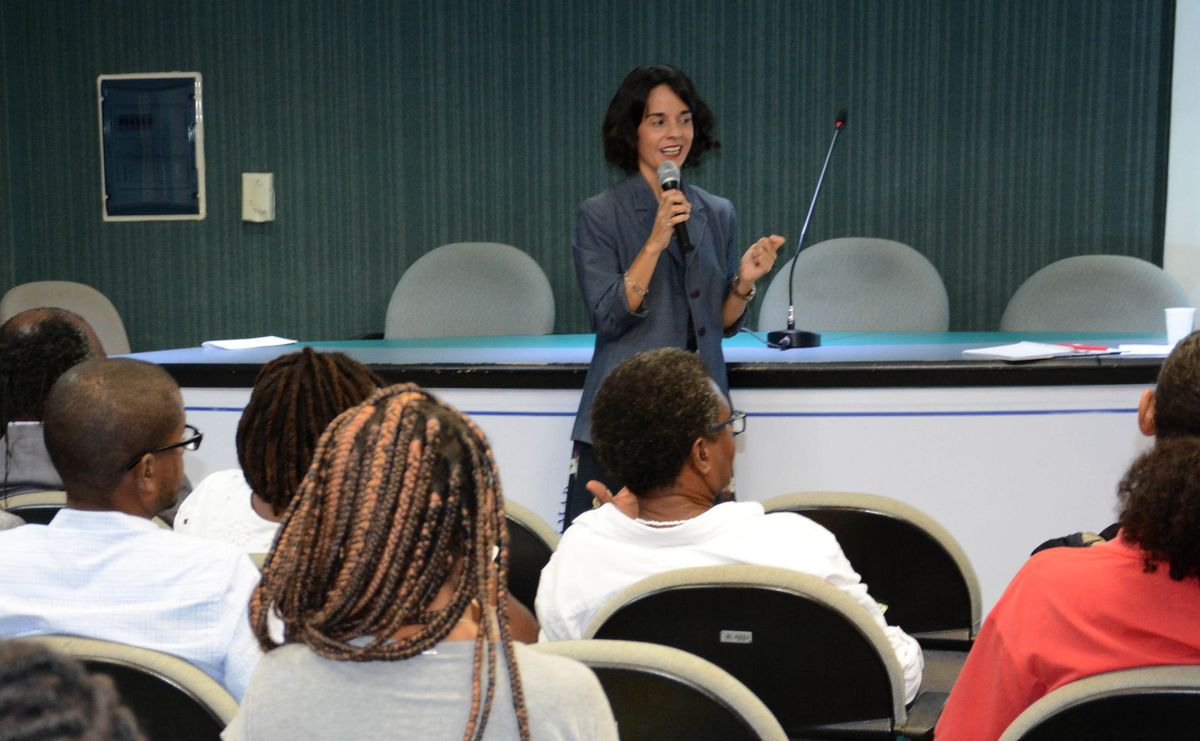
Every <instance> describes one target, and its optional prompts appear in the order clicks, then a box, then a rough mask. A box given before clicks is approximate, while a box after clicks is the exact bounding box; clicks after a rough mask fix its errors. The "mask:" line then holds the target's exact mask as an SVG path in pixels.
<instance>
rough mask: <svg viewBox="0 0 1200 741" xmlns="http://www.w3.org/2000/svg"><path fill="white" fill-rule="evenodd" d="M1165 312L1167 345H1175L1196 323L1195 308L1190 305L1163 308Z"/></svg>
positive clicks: (1190, 331) (1189, 332)
mask: <svg viewBox="0 0 1200 741" xmlns="http://www.w3.org/2000/svg"><path fill="white" fill-rule="evenodd" d="M1164 311H1165V312H1166V314H1167V345H1169V346H1171V347H1175V346H1176V345H1178V344H1179V341H1180V340H1182V339H1183V338H1184V337H1187V336H1188V335H1190V334H1191V333H1192V328H1193V327H1194V326H1195V323H1196V310H1195V309H1194V308H1192V307H1190V306H1181V307H1176V308H1172V309H1164Z"/></svg>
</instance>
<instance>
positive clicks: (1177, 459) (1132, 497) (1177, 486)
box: [1117, 436, 1200, 581]
mask: <svg viewBox="0 0 1200 741" xmlns="http://www.w3.org/2000/svg"><path fill="white" fill-rule="evenodd" d="M1117 496H1118V498H1119V499H1120V502H1121V515H1120V524H1121V537H1123V538H1125V539H1126V540H1129V541H1130V542H1132V543H1136V544H1137V545H1138V546H1139V547H1140V548H1141V549H1142V550H1143V551H1144V552H1145V553H1146V571H1147V572H1148V573H1149V572H1153V571H1156V570H1157V565H1158V564H1159V563H1164V562H1165V563H1167V564H1168V565H1169V573H1170V575H1171V578H1172V579H1174V580H1176V581H1182V580H1184V579H1186V578H1188V577H1193V576H1200V537H1197V533H1200V438H1196V437H1190V436H1189V437H1168V438H1158V439H1157V440H1156V441H1155V443H1154V447H1153V448H1151V449H1150V451H1149V452H1147V453H1144V454H1143V455H1142V456H1141V457H1140V458H1138V459H1137V460H1136V461H1134V463H1133V465H1132V466H1130V468H1129V471H1128V473H1126V474H1125V477H1124V478H1123V479H1121V484H1120V487H1119V488H1118V491H1117Z"/></svg>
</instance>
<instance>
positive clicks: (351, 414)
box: [250, 384, 529, 739]
mask: <svg viewBox="0 0 1200 741" xmlns="http://www.w3.org/2000/svg"><path fill="white" fill-rule="evenodd" d="M496 548H498V557H497V561H498V567H499V568H498V573H496V574H493V563H492V560H493V550H494V549H496ZM508 559H509V554H508V529H507V526H506V523H505V518H504V502H503V497H502V495H501V491H500V481H499V478H498V475H497V473H496V465H495V461H494V460H493V458H492V453H491V450H490V448H489V447H488V444H487V441H486V439H485V438H484V435H483V433H482V431H480V430H479V428H478V427H476V426H475V424H474V423H473V422H471V420H470V419H468V418H467V417H466V416H465V415H463V414H462V413H461V412H459V411H457V410H456V409H454V408H452V407H450V406H448V405H446V404H443V403H441V402H439V401H438V400H437V399H435V398H434V397H432V396H430V395H429V394H428V393H426V392H425V391H423V390H421V389H420V388H418V387H417V386H415V385H412V384H402V385H397V386H391V387H388V388H385V389H380V390H379V391H377V392H376V393H375V394H373V395H372V396H371V398H370V399H368V400H367V401H365V402H363V403H362V404H360V405H359V406H357V407H354V408H352V409H348V410H346V411H345V412H343V413H342V414H341V415H339V416H338V417H337V419H335V420H334V421H333V422H332V423H331V424H330V425H329V427H328V428H327V429H326V430H325V433H324V434H323V435H322V436H321V439H320V441H319V442H318V443H317V449H316V452H315V453H314V455H313V461H312V466H311V468H310V469H309V470H308V474H307V475H306V476H305V478H304V481H303V482H302V483H301V485H300V488H299V491H298V492H297V494H296V498H295V500H294V501H293V502H292V504H291V506H290V508H289V509H288V512H287V514H286V516H285V517H284V520H283V524H282V525H281V527H280V531H279V534H278V536H277V537H276V540H275V544H274V546H273V548H272V549H271V552H270V553H269V554H268V555H267V559H266V563H265V564H264V565H263V573H262V581H261V582H260V583H259V585H258V587H257V589H255V591H254V595H253V597H252V598H251V601H250V622H251V625H252V626H253V628H254V631H255V634H256V635H257V637H258V641H259V643H260V644H261V646H262V647H263V649H264V650H267V651H269V650H271V649H272V648H275V647H276V646H277V645H279V644H277V643H276V642H275V640H274V639H272V637H271V635H270V632H269V630H268V617H269V615H270V614H271V612H272V611H274V612H277V613H278V615H279V616H280V618H282V620H283V623H284V625H285V628H286V630H285V636H286V638H285V639H284V642H295V643H304V644H306V645H308V646H309V647H310V648H311V649H312V650H313V651H315V652H316V653H317V654H319V655H321V656H323V657H325V658H328V659H333V660H340V661H397V660H402V659H407V658H410V657H412V656H416V655H418V654H420V653H421V652H423V651H426V650H428V649H430V648H432V647H433V646H435V645H437V644H438V643H439V642H440V641H441V640H442V639H443V638H445V637H446V635H447V634H449V633H450V631H451V630H452V629H453V628H454V627H455V626H456V625H457V624H458V623H459V622H460V620H462V619H463V617H464V616H466V615H468V609H469V608H471V607H472V605H473V604H474V605H480V604H482V606H483V607H484V608H486V609H483V610H482V616H483V617H482V620H481V625H480V627H479V631H478V634H477V636H476V638H475V654H474V665H473V670H472V679H471V682H472V686H471V707H470V712H469V714H468V720H467V726H466V729H465V730H464V732H463V738H464V739H479V738H482V736H483V731H484V728H485V727H486V725H487V718H488V714H489V713H490V711H491V705H492V698H493V695H494V692H495V685H496V676H495V674H496V665H497V661H496V659H497V655H496V654H497V645H496V644H497V640H496V637H497V636H499V643H500V646H501V649H502V650H503V651H504V658H505V663H506V665H507V667H508V679H509V684H510V686H511V688H512V698H513V708H514V710H515V712H516V716H517V723H518V727H519V728H520V734H521V738H522V739H528V738H529V720H528V717H527V714H526V710H525V701H524V696H523V694H522V690H521V679H520V676H519V674H518V673H517V666H516V659H515V657H514V655H513V645H512V633H511V630H510V627H509V621H508V613H507V610H506V605H507V600H508V595H507V588H506V586H505V584H506V582H507V580H508ZM443 586H445V587H447V590H446V591H450V593H451V594H450V598H449V600H448V601H446V604H445V605H444V606H435V605H434V604H433V603H434V601H435V597H437V596H438V595H439V592H443V593H444V591H443V589H442V588H443ZM362 638H370V641H369V642H367V643H365V644H364V642H363V641H361V640H358V641H356V640H355V639H362ZM485 652H486V666H487V670H486V673H485V672H484V670H483V664H484V655H485Z"/></svg>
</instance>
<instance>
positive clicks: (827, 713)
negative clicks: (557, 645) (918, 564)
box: [584, 564, 946, 739]
mask: <svg viewBox="0 0 1200 741" xmlns="http://www.w3.org/2000/svg"><path fill="white" fill-rule="evenodd" d="M584 637H585V638H603V639H615V640H628V641H642V642H645V643H657V644H660V645H664V646H672V647H674V648H678V649H680V650H683V651H687V652H689V653H692V654H695V655H696V656H699V657H701V658H703V659H706V660H708V661H711V662H712V663H714V664H716V665H717V666H719V667H721V668H722V669H724V670H725V671H727V672H729V673H730V674H732V675H733V676H734V677H736V678H737V679H738V680H739V681H741V682H742V683H743V684H745V685H746V687H748V688H749V689H750V691H751V692H753V693H754V694H755V695H757V696H758V697H759V699H761V700H762V701H763V702H764V703H765V704H766V706H767V707H768V708H770V710H771V712H772V713H773V714H774V715H775V718H776V719H777V720H778V721H779V723H780V725H782V726H783V729H784V731H785V732H787V734H788V736H789V737H793V738H794V737H797V736H799V737H802V738H861V739H873V738H886V739H890V738H894V737H895V736H896V735H897V734H901V733H903V734H904V735H907V736H908V737H909V738H913V739H918V738H928V737H929V736H930V734H931V733H932V729H933V725H934V723H936V720H937V716H938V715H939V714H940V712H941V706H942V705H943V704H944V703H945V696H946V692H940V691H939V692H936V693H926V692H924V691H922V693H921V694H920V695H918V697H917V699H916V701H915V702H914V705H913V712H912V718H913V720H914V721H918V722H919V724H920V725H919V726H918V725H916V724H913V723H910V722H909V721H910V713H909V711H907V710H906V709H905V707H904V675H903V670H902V669H901V667H900V663H899V661H898V660H897V659H896V654H895V653H894V652H893V650H892V648H891V645H890V644H889V643H888V639H887V636H886V635H885V634H884V632H883V629H882V628H881V627H879V625H878V624H876V623H875V622H874V621H873V620H872V619H871V617H870V615H868V614H867V612H866V611H865V610H864V609H863V608H862V606H861V605H860V604H858V602H856V601H855V600H854V598H852V597H851V596H850V595H848V594H846V593H845V592H843V591H842V590H840V589H838V588H836V587H834V586H832V585H830V584H828V583H826V582H825V581H824V580H822V579H820V578H818V577H815V576H812V575H810V574H803V573H800V572H797V571H791V570H789V569H780V568H775V567H771V566H753V565H748V564H737V565H730V566H705V567H700V568H691V569H679V570H677V571H668V572H665V573H662V574H657V575H655V576H651V577H648V578H646V579H642V580H641V581H639V582H637V583H636V584H633V585H632V586H630V587H628V588H626V589H624V590H622V591H621V592H619V593H618V594H616V595H614V596H613V597H612V599H610V600H609V601H608V602H607V603H606V604H605V606H604V607H603V608H601V610H600V612H598V613H597V614H596V616H595V617H594V618H593V619H592V622H591V623H590V624H589V625H588V628H587V630H586V631H585V632H584ZM922 690H924V684H923V685H922Z"/></svg>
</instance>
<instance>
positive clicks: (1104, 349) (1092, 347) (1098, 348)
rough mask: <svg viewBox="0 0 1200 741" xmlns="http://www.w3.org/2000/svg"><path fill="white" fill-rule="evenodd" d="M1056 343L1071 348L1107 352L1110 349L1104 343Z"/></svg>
mask: <svg viewBox="0 0 1200 741" xmlns="http://www.w3.org/2000/svg"><path fill="white" fill-rule="evenodd" d="M1058 344H1060V345H1062V346H1063V347H1069V348H1071V349H1072V350H1085V351H1088V350H1090V351H1097V352H1108V351H1109V350H1111V349H1112V348H1111V347H1105V346H1104V345H1081V344H1079V343H1077V342H1060V343H1058Z"/></svg>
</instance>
